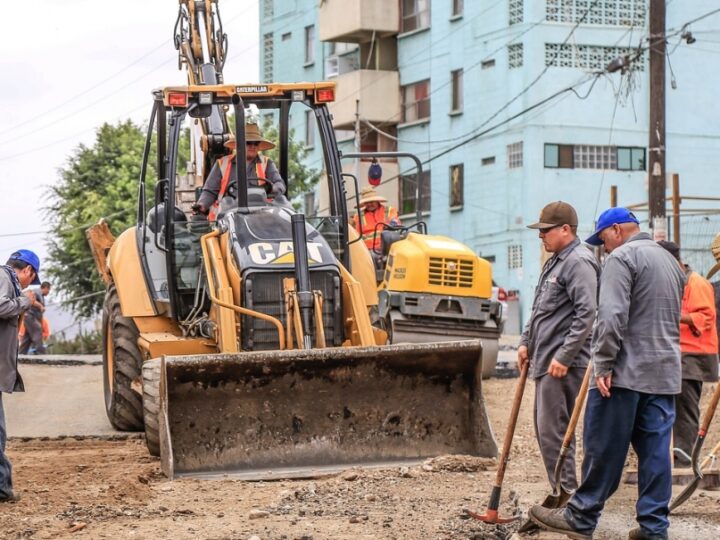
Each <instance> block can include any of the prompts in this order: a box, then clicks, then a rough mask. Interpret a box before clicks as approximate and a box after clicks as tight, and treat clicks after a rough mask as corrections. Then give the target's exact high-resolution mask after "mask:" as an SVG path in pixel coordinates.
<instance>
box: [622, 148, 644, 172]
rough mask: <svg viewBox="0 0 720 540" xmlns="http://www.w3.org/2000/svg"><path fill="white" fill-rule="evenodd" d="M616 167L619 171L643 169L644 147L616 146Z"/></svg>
mask: <svg viewBox="0 0 720 540" xmlns="http://www.w3.org/2000/svg"><path fill="white" fill-rule="evenodd" d="M617 168H618V170H619V171H644V170H645V149H644V148H627V147H622V146H621V147H618V149H617Z"/></svg>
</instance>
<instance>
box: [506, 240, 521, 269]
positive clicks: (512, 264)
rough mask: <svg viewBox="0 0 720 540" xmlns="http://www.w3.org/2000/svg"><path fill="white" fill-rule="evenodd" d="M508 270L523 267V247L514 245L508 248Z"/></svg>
mask: <svg viewBox="0 0 720 540" xmlns="http://www.w3.org/2000/svg"><path fill="white" fill-rule="evenodd" d="M507 260H508V270H517V269H518V268H522V267H523V252H522V246H521V245H519V244H513V245H509V246H508V258H507Z"/></svg>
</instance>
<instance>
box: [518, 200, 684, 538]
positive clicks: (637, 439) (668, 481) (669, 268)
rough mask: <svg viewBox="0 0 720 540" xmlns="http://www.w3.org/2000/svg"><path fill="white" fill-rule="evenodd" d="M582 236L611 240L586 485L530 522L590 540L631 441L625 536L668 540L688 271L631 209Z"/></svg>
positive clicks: (587, 436)
mask: <svg viewBox="0 0 720 540" xmlns="http://www.w3.org/2000/svg"><path fill="white" fill-rule="evenodd" d="M586 242H587V243H588V244H591V245H595V246H600V245H603V246H605V251H606V252H607V253H608V255H607V257H606V258H605V264H604V266H603V269H602V273H601V276H600V294H599V296H598V313H597V319H596V322H595V327H594V330H593V337H592V348H591V357H590V360H591V362H592V364H593V370H594V375H595V378H594V381H593V384H592V385H591V388H590V391H589V393H588V398H587V405H586V409H585V423H584V432H583V448H584V450H585V456H584V459H583V464H582V483H581V484H580V486H579V487H578V488H577V490H576V491H575V494H574V495H573V496H572V497H571V498H570V500H569V501H568V503H567V506H566V507H565V508H559V509H549V508H544V507H542V506H534V507H532V508H531V509H530V512H529V515H530V519H531V520H532V521H533V522H535V524H537V525H538V526H539V527H541V528H542V529H545V530H549V531H552V532H558V533H563V534H565V535H567V536H570V537H571V538H576V539H585V538H587V539H591V538H592V536H593V531H594V530H595V527H597V524H598V520H599V519H600V514H601V513H602V510H603V507H604V506H605V502H606V501H607V500H608V499H609V498H610V496H612V494H613V493H614V492H615V490H617V488H618V485H619V484H620V478H621V476H622V471H623V466H624V465H625V460H626V458H627V453H628V450H629V448H630V445H632V447H633V449H634V450H635V453H636V454H637V456H638V478H639V480H638V501H637V505H636V507H635V510H636V519H637V521H638V525H639V527H636V528H634V529H632V530H631V531H630V532H629V534H628V538H629V539H630V540H665V539H667V538H668V532H667V529H668V525H669V522H668V514H669V508H668V505H669V503H670V496H671V495H672V463H671V460H670V451H669V448H670V439H671V437H672V426H673V421H674V419H675V395H676V394H679V393H680V387H681V367H680V366H681V365H680V305H681V301H682V296H683V289H684V287H685V275H684V272H683V271H682V270H681V269H680V265H679V264H678V263H677V261H676V260H675V258H674V257H673V256H672V255H670V253H668V252H667V251H666V250H665V249H663V248H662V247H661V246H660V245H658V244H657V243H656V242H654V241H653V239H652V238H651V236H650V235H649V234H648V233H645V232H641V231H640V222H639V220H638V219H637V218H636V217H635V215H634V214H633V213H632V212H630V210H628V209H627V208H610V209H608V210H606V211H605V212H603V213H602V214H600V217H599V218H598V221H597V227H596V229H595V233H594V234H593V235H592V236H590V237H589V238H588V239H587V240H586Z"/></svg>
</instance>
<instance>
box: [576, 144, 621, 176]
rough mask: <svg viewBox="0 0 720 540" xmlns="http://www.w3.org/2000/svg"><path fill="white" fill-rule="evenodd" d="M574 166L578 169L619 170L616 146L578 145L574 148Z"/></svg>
mask: <svg viewBox="0 0 720 540" xmlns="http://www.w3.org/2000/svg"><path fill="white" fill-rule="evenodd" d="M573 164H574V165H575V168H576V169H601V170H602V169H604V170H615V169H617V153H616V149H615V147H614V146H597V145H590V144H576V145H575V146H573Z"/></svg>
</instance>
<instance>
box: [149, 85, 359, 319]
mask: <svg viewBox="0 0 720 540" xmlns="http://www.w3.org/2000/svg"><path fill="white" fill-rule="evenodd" d="M153 96H154V106H153V111H152V115H151V119H150V122H149V125H148V130H147V135H146V143H145V151H144V156H143V162H142V169H141V178H140V187H139V201H138V212H137V223H138V226H137V241H138V246H139V252H140V255H141V260H142V266H143V274H144V277H145V281H146V283H145V285H146V286H147V289H148V290H149V291H150V292H151V295H152V298H153V301H154V304H155V308H156V312H157V313H158V314H164V315H166V316H169V317H171V318H173V319H175V320H176V321H183V320H184V319H186V318H187V317H188V316H189V315H191V314H192V313H191V312H192V311H193V310H195V309H196V308H197V307H198V304H199V302H200V303H202V299H199V298H198V295H199V294H200V293H199V291H200V289H201V283H202V280H203V265H202V252H201V245H200V238H201V237H202V236H203V235H205V234H207V233H209V232H210V231H211V230H214V229H216V228H220V227H225V225H223V224H221V223H220V222H221V221H222V220H223V219H224V216H227V215H231V214H232V213H234V212H240V213H244V214H246V213H248V208H251V209H254V208H257V207H267V209H268V210H272V209H276V208H279V206H280V205H278V204H276V203H275V202H274V201H268V200H266V199H264V197H263V195H262V193H260V194H258V193H255V192H254V191H257V190H252V189H246V190H245V191H244V193H239V194H238V195H237V196H236V197H235V198H234V199H230V198H226V200H224V201H223V202H222V205H221V210H222V211H221V212H220V213H219V214H218V218H217V221H206V220H198V219H197V216H194V215H193V214H192V211H191V206H192V204H193V203H194V202H195V198H196V195H197V192H198V191H199V188H201V187H202V185H203V183H204V182H205V180H206V179H207V176H208V174H209V172H210V168H209V167H205V169H206V170H204V171H201V169H202V168H203V167H198V166H196V165H195V163H199V162H203V160H204V163H215V162H216V161H217V160H218V159H219V158H221V157H223V156H225V155H227V154H228V152H229V150H228V149H227V148H226V147H225V146H224V144H223V143H224V142H226V141H227V140H228V139H229V138H230V137H231V134H230V133H227V134H225V135H224V136H223V138H218V137H217V136H214V137H213V138H212V139H210V138H209V137H204V136H203V134H202V133H198V132H193V133H191V131H193V130H197V129H198V127H197V126H198V125H199V124H200V121H199V120H200V119H202V118H204V117H206V116H207V115H209V114H211V113H212V112H213V111H215V110H220V111H222V113H223V115H227V116H229V117H230V118H232V114H233V113H235V116H236V118H238V117H239V116H241V115H243V114H244V111H245V108H249V107H250V106H251V105H252V106H254V107H256V108H257V110H259V112H260V117H261V119H264V118H273V119H274V121H275V122H276V124H275V125H277V140H275V141H274V142H275V143H276V145H277V146H276V155H275V156H274V161H275V163H276V166H277V167H278V170H279V172H280V175H281V177H282V178H283V179H284V181H285V182H286V184H287V183H288V182H290V183H292V180H293V178H292V176H291V175H290V174H289V171H290V170H291V163H290V162H289V155H290V153H289V145H290V129H289V120H290V116H291V115H297V116H296V117H301V116H305V114H306V112H307V111H311V114H307V116H308V117H310V118H315V119H316V122H317V129H316V133H317V134H318V136H319V142H320V143H321V144H322V148H323V150H324V152H323V156H324V160H323V163H322V164H320V165H319V166H318V168H319V169H320V168H322V169H323V172H324V175H323V180H324V181H326V182H327V183H328V189H327V192H328V193H329V203H328V205H327V208H324V209H322V211H321V212H318V215H316V216H312V217H308V218H307V223H308V226H309V229H310V231H311V232H313V231H315V232H317V233H319V234H320V235H322V238H323V241H324V242H326V243H327V245H328V246H329V248H330V249H331V252H332V253H333V254H334V257H335V258H336V259H337V261H339V262H341V263H342V264H343V265H344V266H345V267H346V268H349V267H350V261H349V251H348V249H347V243H348V230H347V229H348V225H347V223H348V216H347V209H346V204H345V190H344V187H343V185H342V175H341V166H340V161H339V154H338V151H337V144H336V141H335V135H334V131H333V129H332V124H331V116H330V113H329V112H328V110H327V106H326V103H327V102H329V101H331V100H332V99H333V98H334V84H333V83H301V84H287V85H281V84H271V85H254V86H231V85H223V86H214V87H213V88H212V91H208V88H207V87H201V86H188V87H177V88H164V89H161V90H157V91H155V92H154V94H153ZM238 103H239V104H240V105H238ZM238 106H240V107H241V109H238ZM230 124H231V127H232V128H233V129H232V130H233V131H234V132H237V129H238V128H237V127H236V126H235V122H232V121H231V122H230ZM239 125H240V126H244V122H243V123H239ZM241 145H242V147H243V148H244V130H243V133H242V134H241V136H240V137H238V147H240V146H241ZM242 157H244V156H242ZM243 164H244V160H243ZM238 171H239V176H242V175H243V174H245V172H244V167H242V168H240V169H238ZM236 185H237V186H238V187H237V189H238V191H240V190H242V189H243V188H242V187H240V186H243V185H245V186H246V185H247V183H246V181H245V183H243V182H242V178H238V180H237V184H236ZM289 187H291V186H289ZM243 208H244V209H243ZM285 212H288V213H292V212H294V210H292V209H287V208H285ZM223 230H226V228H225V229H223Z"/></svg>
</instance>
